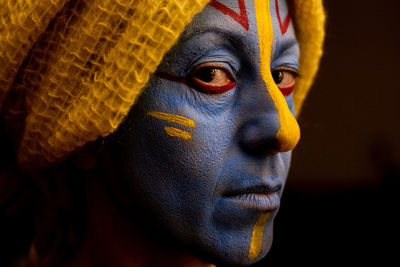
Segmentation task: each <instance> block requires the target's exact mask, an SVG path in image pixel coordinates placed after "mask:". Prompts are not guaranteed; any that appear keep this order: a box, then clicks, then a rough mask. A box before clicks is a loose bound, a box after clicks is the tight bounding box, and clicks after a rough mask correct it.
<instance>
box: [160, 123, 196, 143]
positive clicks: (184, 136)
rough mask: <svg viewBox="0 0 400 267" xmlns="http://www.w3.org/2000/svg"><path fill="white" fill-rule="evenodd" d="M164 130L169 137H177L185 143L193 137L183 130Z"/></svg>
mask: <svg viewBox="0 0 400 267" xmlns="http://www.w3.org/2000/svg"><path fill="white" fill-rule="evenodd" d="M164 130H165V132H166V133H167V134H168V135H169V136H172V137H177V138H180V139H183V140H185V141H187V140H190V139H192V135H191V134H190V133H188V132H186V131H183V130H181V129H177V128H174V127H168V126H165V127H164Z"/></svg>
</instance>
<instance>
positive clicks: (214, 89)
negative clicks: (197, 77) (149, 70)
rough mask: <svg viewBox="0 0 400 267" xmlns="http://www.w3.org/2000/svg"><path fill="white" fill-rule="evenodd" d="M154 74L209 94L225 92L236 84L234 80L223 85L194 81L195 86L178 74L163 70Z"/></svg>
mask: <svg viewBox="0 0 400 267" xmlns="http://www.w3.org/2000/svg"><path fill="white" fill-rule="evenodd" d="M155 75H156V76H158V77H160V78H162V79H165V80H168V81H172V82H178V83H181V84H184V85H186V86H187V87H190V88H193V89H196V90H198V91H200V92H203V93H206V94H210V95H217V94H223V93H225V92H228V91H230V90H232V89H233V88H235V86H236V83H235V82H230V83H228V84H227V85H224V86H211V85H206V84H201V85H200V84H199V83H196V84H195V85H196V86H194V84H193V83H194V82H190V81H188V79H186V78H184V77H178V76H175V75H172V74H169V73H165V72H157V73H156V74H155Z"/></svg>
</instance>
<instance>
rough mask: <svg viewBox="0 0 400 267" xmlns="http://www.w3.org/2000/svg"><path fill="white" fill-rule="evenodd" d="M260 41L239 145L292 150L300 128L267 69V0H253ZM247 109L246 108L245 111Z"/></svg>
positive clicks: (262, 150)
mask: <svg viewBox="0 0 400 267" xmlns="http://www.w3.org/2000/svg"><path fill="white" fill-rule="evenodd" d="M254 4H255V9H254V10H255V15H256V22H257V34H258V39H259V40H258V41H259V45H258V46H259V53H260V54H259V73H258V75H257V76H258V79H257V80H258V81H259V82H258V83H257V84H256V86H257V87H256V88H253V89H254V90H251V92H254V93H255V94H258V95H257V96H255V97H254V98H253V100H254V101H255V102H256V103H257V104H256V105H255V107H254V108H256V110H254V113H253V114H254V115H252V114H251V115H250V116H251V117H250V119H249V120H248V121H247V122H246V123H244V124H243V127H242V129H241V135H242V138H241V145H242V148H244V149H245V150H246V151H248V152H250V153H256V154H260V153H262V154H265V153H278V152H286V151H289V150H292V149H293V148H294V147H295V146H296V145H297V143H298V141H299V139H300V128H299V125H298V124H297V121H296V119H295V118H294V116H293V114H292V113H291V112H290V110H289V107H288V105H287V102H286V99H285V97H284V96H283V95H282V93H281V92H280V90H279V88H278V87H277V85H276V84H275V82H274V80H273V78H272V75H271V69H270V65H271V64H270V63H271V58H270V57H271V48H272V44H273V40H274V38H273V27H272V22H271V15H270V14H269V10H270V9H269V4H268V1H255V2H254ZM247 112H248V111H247Z"/></svg>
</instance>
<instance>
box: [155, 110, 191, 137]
mask: <svg viewBox="0 0 400 267" xmlns="http://www.w3.org/2000/svg"><path fill="white" fill-rule="evenodd" d="M148 115H149V116H152V117H154V118H156V119H160V120H164V121H167V122H171V123H176V124H180V125H183V126H186V127H189V128H195V127H196V123H195V122H194V121H193V120H191V119H188V118H185V117H182V116H178V115H174V114H167V113H163V112H157V111H152V112H149V113H148ZM164 130H165V132H166V133H167V134H168V135H169V136H172V137H177V138H180V139H183V140H190V139H191V138H192V135H191V134H190V133H189V132H186V131H184V130H181V129H177V128H174V127H168V126H165V127H164Z"/></svg>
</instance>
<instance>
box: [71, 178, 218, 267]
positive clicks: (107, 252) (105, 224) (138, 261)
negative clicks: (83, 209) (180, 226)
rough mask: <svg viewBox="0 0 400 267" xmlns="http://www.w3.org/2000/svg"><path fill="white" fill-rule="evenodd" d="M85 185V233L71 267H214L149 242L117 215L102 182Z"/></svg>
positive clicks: (127, 221) (131, 224)
mask: <svg viewBox="0 0 400 267" xmlns="http://www.w3.org/2000/svg"><path fill="white" fill-rule="evenodd" d="M88 181H89V182H88V186H87V188H88V189H87V192H88V193H87V195H88V210H89V214H88V225H87V231H86V234H85V236H84V238H83V242H82V246H81V249H80V251H79V252H78V254H77V256H76V258H75V259H74V260H73V261H72V263H71V266H74V267H80V266H104V267H107V266H177V267H183V266H185V267H186V266H193V267H194V266H196V267H197V266H199V267H200V266H201V267H203V266H204V267H206V266H207V267H211V266H213V265H211V264H208V263H205V262H203V261H202V260H200V259H198V258H196V257H194V256H192V255H188V254H186V253H182V252H179V251H177V250H173V249H171V248H167V247H166V246H164V245H160V244H159V243H160V242H157V241H154V238H149V237H148V236H147V235H146V233H144V232H143V231H140V229H139V227H138V226H137V224H135V223H134V222H132V221H131V220H129V219H126V218H125V216H123V215H122V214H121V212H119V211H118V209H117V208H116V205H115V203H114V201H113V200H112V198H111V196H110V194H109V192H108V190H107V188H106V186H105V184H104V183H102V182H101V179H96V178H95V179H88Z"/></svg>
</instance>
